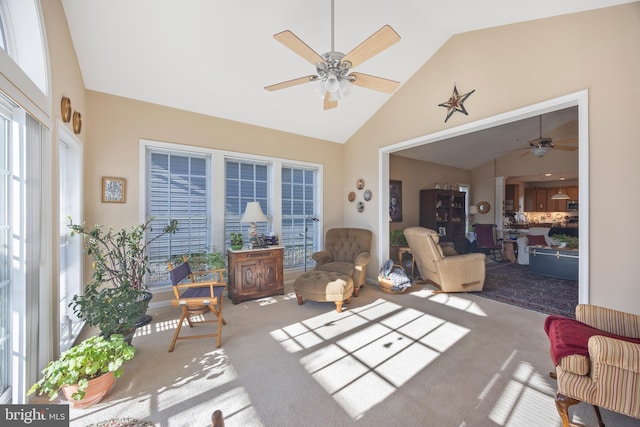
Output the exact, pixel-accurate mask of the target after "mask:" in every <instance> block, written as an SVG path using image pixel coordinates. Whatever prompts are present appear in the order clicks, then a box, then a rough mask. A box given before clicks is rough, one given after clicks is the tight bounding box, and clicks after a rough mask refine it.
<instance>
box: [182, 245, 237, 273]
mask: <svg viewBox="0 0 640 427" xmlns="http://www.w3.org/2000/svg"><path fill="white" fill-rule="evenodd" d="M187 261H188V262H189V265H190V266H191V268H192V270H193V271H199V270H214V269H217V268H225V267H226V265H227V258H226V257H225V256H224V254H223V253H222V252H220V251H219V250H217V249H216V248H213V250H212V251H211V252H199V253H195V254H189V255H187ZM171 262H172V263H173V264H174V265H178V264H180V263H182V255H179V256H175V257H173V258H171Z"/></svg>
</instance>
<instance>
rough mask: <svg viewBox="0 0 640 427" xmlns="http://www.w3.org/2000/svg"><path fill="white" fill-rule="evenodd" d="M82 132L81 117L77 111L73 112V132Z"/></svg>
mask: <svg viewBox="0 0 640 427" xmlns="http://www.w3.org/2000/svg"><path fill="white" fill-rule="evenodd" d="M81 130H82V116H81V115H80V113H78V112H77V111H74V112H73V131H74V132H75V133H80V131H81Z"/></svg>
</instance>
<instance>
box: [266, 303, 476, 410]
mask: <svg viewBox="0 0 640 427" xmlns="http://www.w3.org/2000/svg"><path fill="white" fill-rule="evenodd" d="M468 333H469V329H467V328H465V327H462V326H460V325H457V324H454V323H452V322H448V321H446V320H443V319H440V318H438V317H435V316H432V315H430V314H427V313H424V312H422V311H420V310H417V309H414V308H403V307H402V306H400V305H398V304H396V303H392V302H390V301H386V300H385V299H382V298H381V299H378V300H377V301H374V302H373V303H371V304H368V305H365V306H363V307H359V308H357V309H353V310H349V311H348V312H343V313H337V312H336V311H334V310H332V311H331V312H328V313H324V314H321V315H319V316H315V317H312V318H309V319H306V320H304V321H301V322H297V323H294V324H291V325H288V326H285V327H283V328H281V329H277V330H275V331H272V332H271V336H272V338H274V339H275V340H276V341H278V342H279V343H280V344H281V345H282V347H283V348H284V349H285V350H286V351H287V352H290V353H296V352H303V351H307V350H309V349H311V348H313V347H318V348H317V349H316V350H315V351H313V352H311V353H307V354H305V355H303V356H301V358H300V363H301V364H302V366H303V367H304V368H305V370H306V371H307V372H308V373H309V374H310V375H311V376H312V378H313V379H314V380H315V381H316V382H317V383H318V384H319V385H320V386H321V387H322V388H323V389H324V390H325V391H326V392H327V393H328V394H329V395H331V396H333V398H334V399H335V401H336V402H337V403H338V404H339V405H340V406H341V407H342V408H343V409H344V410H345V412H346V413H347V414H349V416H351V417H352V418H353V419H356V420H357V419H359V418H361V417H362V416H363V415H364V414H365V413H366V412H367V411H368V410H369V409H371V408H373V407H374V406H375V405H377V404H378V403H380V402H382V401H383V400H384V399H386V398H387V397H389V396H391V395H392V394H393V393H394V392H395V391H396V390H397V389H398V388H399V387H401V386H403V385H404V384H405V383H406V382H407V381H409V380H410V379H411V378H413V377H414V376H415V375H417V374H418V373H419V372H420V371H422V370H423V369H424V368H426V367H427V366H428V365H429V364H430V363H431V362H432V361H434V360H435V359H436V358H437V357H438V356H440V355H441V354H443V353H444V352H445V351H446V350H447V349H449V348H450V347H451V346H453V345H454V344H455V343H457V342H458V341H460V340H461V339H462V338H464V336H465V335H467V334H468ZM330 340H331V342H329V341H330Z"/></svg>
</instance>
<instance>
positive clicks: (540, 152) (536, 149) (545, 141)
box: [522, 115, 578, 157]
mask: <svg viewBox="0 0 640 427" xmlns="http://www.w3.org/2000/svg"><path fill="white" fill-rule="evenodd" d="M538 118H539V123H540V125H539V129H540V133H539V136H538V137H537V138H536V139H532V140H531V141H529V146H528V147H525V148H522V150H531V153H533V155H534V156H536V157H542V156H544V155H545V154H547V152H548V151H549V150H551V149H552V148H553V149H556V150H566V151H575V150H577V149H578V147H577V146H574V145H565V144H575V143H577V142H578V141H577V140H576V139H566V140H564V141H556V142H554V141H553V140H552V139H551V138H543V137H542V115H540V116H538ZM526 155H527V152H526V151H525V153H523V154H522V156H526Z"/></svg>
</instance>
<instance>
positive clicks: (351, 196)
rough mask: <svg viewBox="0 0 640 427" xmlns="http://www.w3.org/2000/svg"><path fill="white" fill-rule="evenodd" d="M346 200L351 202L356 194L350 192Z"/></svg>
mask: <svg viewBox="0 0 640 427" xmlns="http://www.w3.org/2000/svg"><path fill="white" fill-rule="evenodd" d="M347 198H348V199H349V201H350V202H353V201H354V200H355V199H356V193H355V192H354V191H352V192H350V193H349V196H348V197H347Z"/></svg>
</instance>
